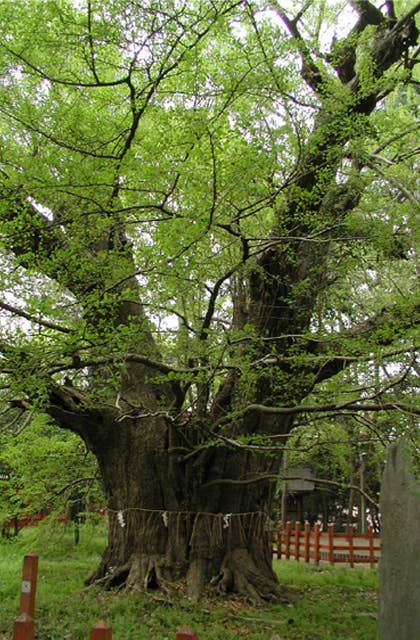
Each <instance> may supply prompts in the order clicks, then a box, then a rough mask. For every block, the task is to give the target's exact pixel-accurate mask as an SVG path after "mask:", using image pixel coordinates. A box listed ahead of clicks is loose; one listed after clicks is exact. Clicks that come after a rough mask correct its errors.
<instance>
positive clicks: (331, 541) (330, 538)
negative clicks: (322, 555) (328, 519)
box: [328, 524, 334, 564]
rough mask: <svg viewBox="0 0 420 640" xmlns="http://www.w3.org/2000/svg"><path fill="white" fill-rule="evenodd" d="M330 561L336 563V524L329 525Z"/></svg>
mask: <svg viewBox="0 0 420 640" xmlns="http://www.w3.org/2000/svg"><path fill="white" fill-rule="evenodd" d="M328 561H329V563H330V564H334V525H333V524H329V525H328Z"/></svg>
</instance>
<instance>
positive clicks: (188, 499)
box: [88, 419, 283, 601]
mask: <svg viewBox="0 0 420 640" xmlns="http://www.w3.org/2000/svg"><path fill="white" fill-rule="evenodd" d="M105 422H106V421H104V423H105ZM172 429H173V426H172V425H171V424H169V423H168V424H167V423H166V422H165V420H163V419H149V420H148V421H146V420H142V421H132V423H131V424H130V423H129V422H128V421H124V422H123V423H121V422H120V423H115V424H112V421H111V420H110V421H109V423H108V425H107V428H106V429H104V425H102V428H101V437H100V438H98V439H97V440H95V439H93V440H92V439H90V440H89V442H88V444H89V446H90V447H91V448H92V450H93V451H94V453H95V455H96V457H97V459H98V462H99V467H100V470H101V473H102V478H103V483H104V489H105V494H106V499H107V504H108V515H109V533H108V546H107V548H106V550H105V552H104V555H103V558H102V561H101V563H100V565H99V567H98V569H97V570H96V571H95V573H94V574H93V575H92V576H91V578H90V579H89V582H92V581H95V580H100V581H101V582H103V583H104V584H105V585H106V586H110V587H112V586H121V585H126V586H127V587H129V588H130V589H134V590H143V589H156V588H164V589H165V588H167V587H168V586H169V585H170V583H173V582H175V581H177V582H179V581H184V582H185V584H186V589H187V592H188V594H189V596H190V597H193V598H198V597H199V596H200V594H202V593H203V591H206V590H214V592H215V593H217V594H222V593H226V592H229V591H233V592H237V593H240V594H242V595H245V596H247V597H248V598H250V599H252V600H253V601H261V600H275V599H279V598H280V597H281V596H282V593H283V591H282V589H281V588H280V586H279V584H278V582H277V578H276V575H275V573H274V571H273V569H272V566H271V556H270V553H269V544H268V523H269V519H268V517H267V514H266V513H265V512H264V511H263V509H262V507H263V501H264V499H268V494H269V491H268V488H267V486H262V483H258V485H259V486H258V488H254V487H246V485H245V488H244V486H243V485H241V484H238V485H236V484H234V482H233V483H232V484H231V485H228V486H227V487H224V486H223V485H222V484H220V485H219V484H218V482H217V479H216V480H215V478H216V477H217V476H220V475H224V474H225V473H226V469H225V464H229V469H230V477H231V478H232V475H234V474H235V469H238V472H239V469H241V475H243V474H246V471H247V468H248V470H249V471H251V466H252V464H253V463H252V459H251V458H249V459H248V456H244V455H243V454H242V453H241V454H235V453H234V454H233V456H232V452H230V455H229V456H227V455H226V452H224V451H223V449H219V448H218V449H216V450H214V451H212V452H210V453H209V452H208V451H206V452H205V453H204V455H202V456H201V457H200V454H198V456H192V457H190V458H188V456H187V458H188V459H187V460H186V461H180V460H179V454H178V455H171V453H168V443H170V442H171V435H170V434H171V430H172ZM104 433H105V434H106V435H105V436H104ZM228 461H229V463H228ZM269 464H270V465H272V461H271V462H270V463H269ZM206 485H209V486H208V487H207V486H206ZM257 505H259V506H260V507H259V508H258V506H257Z"/></svg>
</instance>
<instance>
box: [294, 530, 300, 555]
mask: <svg viewBox="0 0 420 640" xmlns="http://www.w3.org/2000/svg"><path fill="white" fill-rule="evenodd" d="M299 557H300V522H296V523H295V560H299Z"/></svg>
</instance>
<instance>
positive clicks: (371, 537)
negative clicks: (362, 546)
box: [369, 524, 375, 569]
mask: <svg viewBox="0 0 420 640" xmlns="http://www.w3.org/2000/svg"><path fill="white" fill-rule="evenodd" d="M374 538H375V534H374V531H373V526H372V525H371V524H370V525H369V560H370V568H371V569H373V568H374V566H375V551H374Z"/></svg>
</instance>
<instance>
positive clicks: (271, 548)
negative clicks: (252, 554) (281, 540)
mask: <svg viewBox="0 0 420 640" xmlns="http://www.w3.org/2000/svg"><path fill="white" fill-rule="evenodd" d="M273 541H274V533H273V531H272V529H269V530H268V553H269V555H270V558H273V555H274V544H273Z"/></svg>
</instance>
